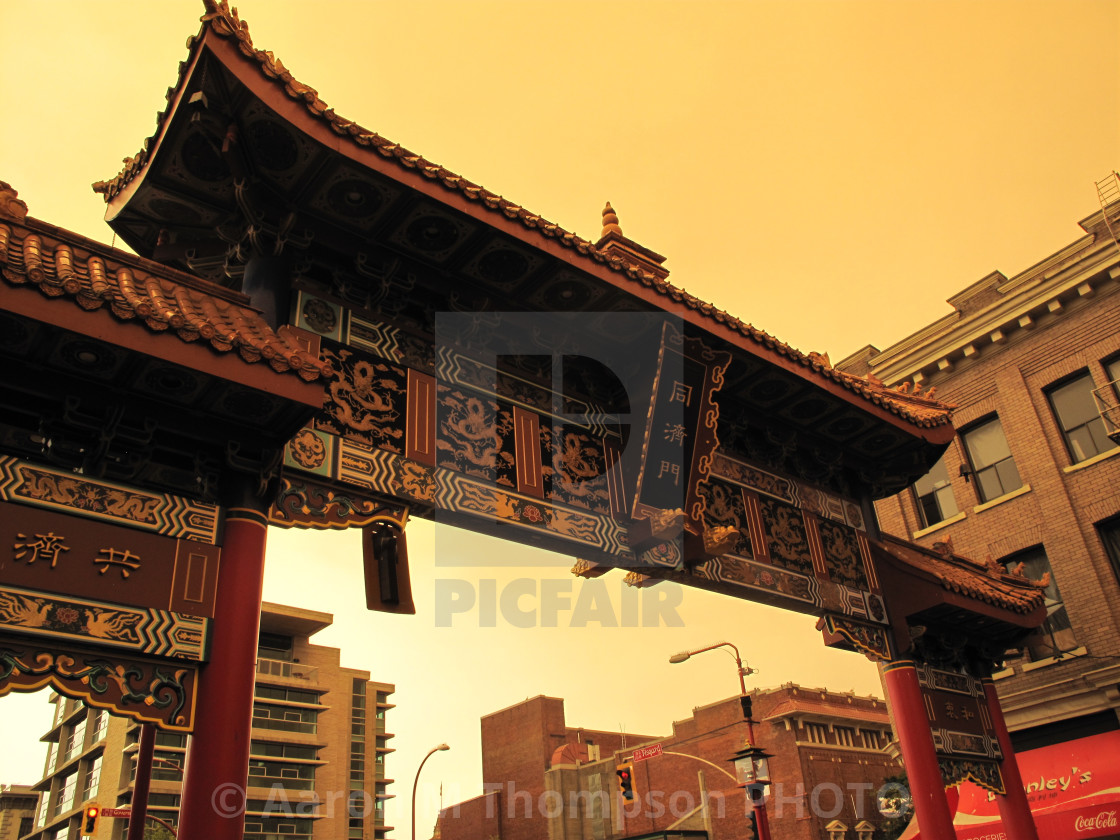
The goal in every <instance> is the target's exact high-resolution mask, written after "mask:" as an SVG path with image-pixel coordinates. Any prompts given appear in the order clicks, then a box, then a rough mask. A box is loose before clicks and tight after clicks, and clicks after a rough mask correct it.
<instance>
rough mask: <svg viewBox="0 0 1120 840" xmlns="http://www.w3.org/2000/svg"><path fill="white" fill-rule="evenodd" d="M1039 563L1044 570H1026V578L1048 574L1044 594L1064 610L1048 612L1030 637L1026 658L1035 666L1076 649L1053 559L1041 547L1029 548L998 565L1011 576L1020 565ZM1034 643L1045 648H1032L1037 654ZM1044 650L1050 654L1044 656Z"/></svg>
mask: <svg viewBox="0 0 1120 840" xmlns="http://www.w3.org/2000/svg"><path fill="white" fill-rule="evenodd" d="M1039 559H1041V560H1043V561H1044V562H1045V568H1036V569H1031V570H1024V572H1023V574H1024V576H1025V577H1026V578H1027V579H1028V580H1040V579H1041V578H1042V576H1043V575H1044V574H1045V573H1046V572H1049V573H1050V582H1049V584H1048V585H1047V587H1046V589H1045V590H1044V592H1045V593H1046V597H1047V599H1049V600H1051V601H1056V602H1057V603H1058V604H1060V605H1061V608H1060V609H1054V610H1053V611H1052V612H1051V611H1050V610H1049V609H1048V610H1047V613H1048V614H1047V616H1046V620H1045V621H1044V622H1043V623H1042V625H1041V627H1039V628H1038V631H1037V632H1036V633H1032V635H1031V636H1030V637H1029V639H1028V641H1027V644H1026V647H1027V656H1028V657H1029V658H1030V660H1031V661H1032V662H1041V661H1044V660H1047V659H1053V658H1054V657H1057V656H1059V655H1060V654H1062V653H1068V652H1069V651H1070V650H1074V649H1075V648H1076V647H1077V637H1076V635H1075V633H1074V629H1073V620H1072V619H1071V618H1070V615H1069V611H1068V609H1067V608H1066V602H1065V599H1064V598H1063V597H1062V592H1061V589H1060V588H1059V587H1058V578H1057V575H1056V574H1054V567H1053V564H1052V563H1051V562H1050V555H1049V553H1048V552H1047V551H1046V546H1045V545H1043V544H1041V543H1040V544H1038V545H1032V546H1028V547H1027V548H1023V549H1020V550H1018V551H1015V552H1013V553H1011V554H1008V555H1006V556H1004V557H1001V558H1000V559H999V560H998V561H997V562H998V563H1000V564H1001V565H1003V566H1004V568H1006V569H1007V571H1008V573H1011V572H1012V570H1013V569H1014V568H1015V567H1016V566H1018V565H1019V563H1028V562H1032V561H1037V560H1039ZM1059 636H1061V638H1059ZM1062 638H1068V639H1069V643H1068V645H1063V644H1062ZM1034 639H1041V640H1043V641H1044V642H1045V644H1036V645H1033V647H1036V648H1038V649H1039V650H1038V652H1036V651H1034V650H1032V645H1031V644H1030V641H1031V640H1034ZM1055 646H1056V649H1055ZM1043 650H1046V651H1049V652H1046V653H1043V652H1042V651H1043Z"/></svg>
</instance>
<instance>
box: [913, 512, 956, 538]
mask: <svg viewBox="0 0 1120 840" xmlns="http://www.w3.org/2000/svg"><path fill="white" fill-rule="evenodd" d="M964 516H965V514H964V511H963V510H960V511H957V512H956V513H955V514H953V515H952V516H950V517H949V518H948V519H942V520H941V521H940V522H938V523H935V524H933V525H930V526H929V527H928V528H922V529H921V530H920V531H915V532H914V533H913V534H911V535H910V536H911V538H912V539H915V540H916V539H918V537H924V536H925V535H926V534H932V533H933V532H934V531H940V530H941V529H942V528H944V527H946V526H947V525H952V524H954V523H956V522H960V521H961V520H962V519H964Z"/></svg>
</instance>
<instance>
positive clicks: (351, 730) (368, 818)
mask: <svg viewBox="0 0 1120 840" xmlns="http://www.w3.org/2000/svg"><path fill="white" fill-rule="evenodd" d="M332 621H333V616H331V615H330V614H329V613H322V612H316V611H313V610H305V609H299V608H296V607H287V606H281V605H279V604H269V603H265V604H264V605H263V608H262V612H261V635H260V645H259V648H258V658H257V679H256V691H255V699H254V704H253V729H252V746H251V759H250V763H249V779H248V785H247V788H246V799H247V807H246V819H245V834H244V836H245V838H246V840H272V838H276V837H277V836H280V835H282V836H285V837H291V838H294V839H295V840H298V838H308V840H381V838H384V837H386V836H387V834H388V832H389V831H391V830H392V826H389V825H386V824H385V818H384V813H385V812H384V803H385V800H386V799H387V798H388V797H389V796H390V795H391V794H389V792H388V788H389V785H390V784H391V783H392V782H393V780H392V779H391V778H389V777H388V776H387V775H386V772H385V760H386V756H387V755H388V754H389V753H390V752H392V751H393V750H392V749H391V748H390V747H389V746H388V741H389V739H390V738H392V737H393V736H392V734H390V733H389V732H388V731H387V730H386V727H385V719H386V713H387V711H388V710H389V709H391V708H393V704H392V703H390V702H389V697H390V695H392V693H393V691H394V687H393V686H392V685H389V684H386V683H379V682H373V681H371V680H370V674H369V672H368V671H363V670H358V669H355V668H345V667H342V665H341V661H340V660H341V652H340V651H339V649H338V648H332V647H326V646H322V645H316V644H313V643H312V642H311V641H310V637H311V636H312V635H314V634H315V633H317V632H319V631H320V630H322V629H324V628H326V627H329V626H330V625H331V623H332ZM52 702H53V703H54V704H55V715H54V721H53V725H52V726H51V729H50V731H48V732H47V733H46V734H45V735H44V736H43V738H42V740H44V741H46V742H47V746H48V750H47V760H46V765H45V770H44V773H43V778H42V780H41V781H40V782H39V783H38V784H37V785H35V786H34V791H38V792H39V793H40V794H41V798H40V800H39V806H38V812H37V814H35V820H34V825H33V827H32V829H31V833H30V835H29V836H30V838H32V840H76V838H77V837H78V831H79V826H78V823H79V815H80V813H81V808H82V806H83V805H84V804H85V803H87V802H90V801H95V802H97V803H99V804H100V805H101V806H102V807H108V808H115V807H128V805H129V804H130V803H131V799H132V785H133V779H134V774H135V757H136V751H137V748H138V747H137V744H138V741H139V733H140V727H139V726H138V725H136V724H135V723H133V722H132V721H129V720H127V719H125V718H120V717H110V716H109V715H108V714H106V713H105V712H104V711H102V710H99V709H90V708H89V707H87V706H86V705H85V704H84V703H82V702H80V701H75V700H70V699H68V698H65V697H59V696H52ZM186 746H187V736H186V735H184V734H181V733H176V732H167V731H160V732H157V734H156V752H155V761H154V763H153V767H152V781H151V791H150V794H149V800H148V809H149V813H150V814H152V815H153V816H155V817H158V818H160V819H162V820H164V821H166V822H167V823H169V824H171V825H175V824H176V823H177V817H178V810H179V794H180V787H181V782H182V770H181V768H182V767H183V759H184V756H185V753H186ZM34 795H35V794H34V793H32V796H34ZM127 826H128V820H127V819H111V818H107V817H102V818H101V820H100V821H99V824H98V828H97V833H96V835H95V838H96V840H122V838H124V837H125V835H126V833H127ZM13 836H14V835H13ZM5 840H6V838H5Z"/></svg>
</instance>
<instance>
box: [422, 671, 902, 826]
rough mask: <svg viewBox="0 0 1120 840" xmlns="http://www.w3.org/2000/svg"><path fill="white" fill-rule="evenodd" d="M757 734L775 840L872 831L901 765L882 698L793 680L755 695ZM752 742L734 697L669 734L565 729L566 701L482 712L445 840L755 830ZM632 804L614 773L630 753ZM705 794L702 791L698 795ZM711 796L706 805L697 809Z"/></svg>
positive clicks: (538, 700)
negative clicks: (473, 780) (745, 762)
mask: <svg viewBox="0 0 1120 840" xmlns="http://www.w3.org/2000/svg"><path fill="white" fill-rule="evenodd" d="M752 698H753V704H754V717H755V719H756V721H758V722H757V723H756V724H755V735H756V738H757V740H758V744H759V746H761V747H762V748H763V749H765V750H767V751H768V752H770V753H772V754H773V755H774V757H773V758H772V759H771V761H770V764H771V778H772V780H773V785H772V788H771V794H772V795H771V797H770V800H769V804H768V806H767V807H768V813H769V815H770V825H771V831H772V833H773V836H774V837H781V838H783V840H834V838H838V839H839V840H869V838H870V836H871V832H873V831H874V827H875V825H876V824H877V823H878V822H879V821H881V817H879V815H878V812H877V810H876V808H875V797H874V792H875V791H877V790H878V789H879V787H880V786H881V785H882V782H883V779H884V778H885V777H886V776H889V775H891V774H892V773H895V772H898V769H899V768H898V765H897V764H896V763H895V762H894V761H893V759H892V758H891V757H890V756H889V755H888V754H887V753H886V752H885V751H884V747H885V746H886V745H887V744H888V742H889V741H890V739H891V733H890V724H889V720H888V716H887V711H886V706H885V704H884V702H883V701H882V700H879V699H876V698H873V697H857V696H855V695H852V694H838V693H835V692H829V691H826V690H823V689H811V688H803V687H800V686H797V685H793V684H792V683H791V684H787V685H784V686H781V687H780V688H775V689H769V690H765V691H755V692H753V694H752ZM746 742H747V724H746V722H745V721H744V719H743V712H742V708H741V706H740V702H739V698H738V697H732V698H729V699H727V700H721V701H719V702H716V703H712V704H709V705H707V706H702V707H699V708H697V709H695V710H694V711H693V715H692V717H690V718H687V719H686V720H681V721H675V722H674V723H673V734H672V735H670V736H668V737H664V738H654V737H650V736H646V735H635V734H629V733H619V732H603V731H596V730H589V729H574V728H571V727H568V726H567V725H566V723H565V719H564V701H563V700H560V699H557V698H552V697H534V698H532V699H530V700H526V701H525V702H523V703H519V704H517V705H515V706H511V707H510V708H508V709H503V710H501V711H499V712H495V713H494V714H492V715H487V716H486V717H484V718H483V719H482V766H483V786H484V793H483V794H482V796H479V797H476V798H474V799H471V800H468V801H466V802H462V803H459V804H457V805H452V806H450V807H448V808H445V809H444V810H443V811H442V812H441V814H440V818H439V822H438V824H437V827H436V833H437V836H438V837H439V838H440V840H493V838H498V839H499V840H546V838H547V840H611V839H612V838H620V837H640V836H648V835H655V834H659V833H665V832H685V833H689V832H701V834H699V835H697V836H707V837H710V838H712V839H713V840H733V839H734V840H740V838H743V837H746V836H749V832H750V819H749V809H748V806H747V802H746V796H745V793H744V791H743V789H742V788H740V787H738V785H737V784H736V781H735V778H734V775H733V765H732V763H731V758H732V756H733V755H734V754H735V753H736V752H737V751H738V750H740V749H741V748H742V747H743V746H744V744H745V743H746ZM640 748H652V749H649V750H646V752H656V753H657V754H656V755H652V756H650V757H649V758H645V759H641V758H640V756H641V754H642V753H640V752H639V754H638V755H639V760H637V761H635V762H634V793H635V794H636V802H635V803H634V804H631V805H628V806H626V807H622V799H621V796H620V794H619V792H618V783H617V777H616V768H617V766H618V765H619V763H620V762H622V761H625V760H627V759H630V758H631V757H632V756H634V754H635V750H636V749H640ZM702 791H705V792H706V795H705V793H702ZM705 804H706V805H707V807H705Z"/></svg>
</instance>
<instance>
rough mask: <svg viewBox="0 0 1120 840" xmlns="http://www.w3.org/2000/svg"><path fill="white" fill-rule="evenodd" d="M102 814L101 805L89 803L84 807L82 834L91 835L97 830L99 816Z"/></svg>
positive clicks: (84, 835)
mask: <svg viewBox="0 0 1120 840" xmlns="http://www.w3.org/2000/svg"><path fill="white" fill-rule="evenodd" d="M100 816H101V806H100V805H94V804H89V805H87V806H86V807H85V808H83V809H82V836H83V837H89V836H90V835H91V834H93V833H94V832H95V831H97V818H98V817H100Z"/></svg>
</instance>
